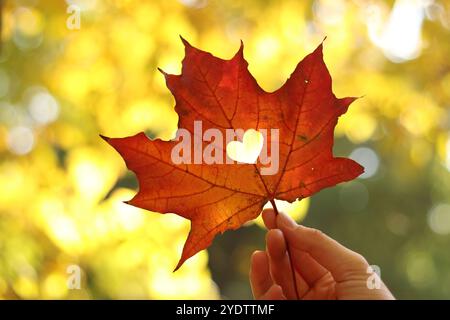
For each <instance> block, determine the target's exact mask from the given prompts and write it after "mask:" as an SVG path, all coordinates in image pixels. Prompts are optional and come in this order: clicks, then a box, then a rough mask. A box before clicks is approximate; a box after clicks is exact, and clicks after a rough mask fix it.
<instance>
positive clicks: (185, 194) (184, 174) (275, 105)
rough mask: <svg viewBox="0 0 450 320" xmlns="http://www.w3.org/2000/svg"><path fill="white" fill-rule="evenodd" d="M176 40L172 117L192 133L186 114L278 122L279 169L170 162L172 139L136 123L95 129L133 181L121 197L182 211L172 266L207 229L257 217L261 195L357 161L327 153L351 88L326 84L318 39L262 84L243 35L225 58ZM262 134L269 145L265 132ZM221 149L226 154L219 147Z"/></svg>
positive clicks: (347, 169) (347, 168)
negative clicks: (277, 81)
mask: <svg viewBox="0 0 450 320" xmlns="http://www.w3.org/2000/svg"><path fill="white" fill-rule="evenodd" d="M182 41H183V43H184V46H185V58H184V59H183V62H182V73H181V74H180V75H172V74H167V73H165V72H164V71H162V70H160V71H161V72H162V73H163V74H164V76H165V79H166V83H167V86H168V88H169V89H170V91H171V92H172V94H173V95H174V97H175V100H176V104H175V111H176V112H177V113H178V115H179V122H178V127H179V128H184V129H186V130H188V131H189V132H191V133H194V121H202V126H203V130H206V129H210V128H215V129H218V130H220V131H221V132H223V133H224V135H225V130H227V129H243V130H248V129H254V130H258V129H260V128H265V129H271V128H277V129H279V168H280V170H279V171H278V173H276V174H273V175H262V174H261V168H262V164H261V163H255V164H245V163H244V164H241V163H235V164H195V163H192V164H184V163H181V164H175V163H174V162H173V161H172V159H171V152H172V148H174V147H175V145H177V144H178V143H179V142H178V141H174V140H171V141H163V140H160V139H155V140H150V139H149V138H148V137H147V136H146V135H145V134H144V133H143V132H141V133H139V134H137V135H135V136H130V137H125V138H107V137H103V136H102V137H103V138H104V139H105V140H106V141H107V142H108V143H109V144H110V145H111V146H113V147H114V148H115V149H116V150H117V151H118V152H119V153H120V155H121V156H122V157H123V158H124V160H125V162H126V165H127V167H128V168H129V169H130V170H132V171H133V172H134V173H135V174H136V176H137V179H138V181H139V192H138V193H137V194H136V195H135V196H134V198H133V199H131V200H130V201H127V203H128V204H131V205H133V206H136V207H140V208H143V209H147V210H151V211H155V212H160V213H175V214H178V215H180V216H182V217H184V218H186V219H189V220H191V230H190V232H189V235H188V238H187V240H186V243H185V245H184V248H183V252H182V255H181V258H180V260H179V262H178V265H177V266H176V268H175V270H177V269H178V268H179V267H180V266H181V265H182V264H183V263H184V261H186V259H188V258H190V257H192V256H193V255H195V254H196V253H197V252H199V251H200V250H203V249H205V248H207V247H208V246H209V245H210V244H211V242H212V240H213V238H214V237H215V235H216V234H218V233H223V232H224V231H226V230H229V229H237V228H239V227H240V226H241V225H242V224H244V223H245V222H247V221H249V220H252V219H254V218H256V217H257V216H258V215H259V214H260V212H261V210H262V208H263V206H264V205H265V204H266V203H267V201H271V202H273V201H274V199H280V200H286V201H289V202H293V201H295V200H296V199H302V198H305V197H308V196H310V195H312V194H314V193H316V192H318V191H320V190H321V189H323V188H326V187H330V186H334V185H336V184H337V183H340V182H344V181H349V180H352V179H354V178H356V177H357V176H358V175H360V174H361V173H362V172H363V171H364V169H363V167H362V166H360V165H359V164H357V163H356V162H354V161H353V160H351V159H347V158H335V157H333V152H332V148H333V134H334V128H335V126H336V124H337V120H338V117H339V116H340V115H342V114H343V113H345V112H346V111H347V108H348V106H349V105H350V104H351V103H352V102H353V101H354V100H355V98H343V99H338V98H336V96H335V95H334V94H333V92H332V88H331V86H332V85H331V76H330V74H329V72H328V70H327V68H326V65H325V63H324V61H323V55H322V44H320V45H319V46H318V47H317V49H316V50H314V51H313V52H312V53H311V54H309V55H307V56H306V57H305V58H304V59H303V60H302V61H301V62H300V63H299V64H298V65H297V67H296V68H295V70H294V72H293V73H292V74H291V76H290V78H289V79H288V80H287V81H286V83H285V84H284V85H283V86H282V87H281V88H280V89H278V90H276V91H274V92H266V91H264V90H263V89H262V88H261V87H260V86H259V85H258V84H257V82H256V80H255V79H254V78H253V76H252V75H251V74H250V72H249V71H248V63H247V62H246V61H245V59H244V57H243V43H242V42H241V46H240V48H239V50H238V52H237V53H236V54H235V55H234V57H233V58H231V59H230V60H223V59H220V58H217V57H215V56H213V55H211V54H210V53H208V52H205V51H202V50H199V49H197V48H194V47H193V46H192V45H190V44H189V43H188V42H187V41H186V40H184V39H183V38H182ZM192 140H194V139H192ZM201 143H203V144H205V146H206V144H207V142H205V141H202V142H201ZM267 144H268V150H271V149H270V148H271V141H270V140H269V141H267ZM192 147H193V148H195V147H196V146H195V145H194V141H192ZM197 147H198V145H197ZM221 152H223V156H226V150H225V148H223V149H221Z"/></svg>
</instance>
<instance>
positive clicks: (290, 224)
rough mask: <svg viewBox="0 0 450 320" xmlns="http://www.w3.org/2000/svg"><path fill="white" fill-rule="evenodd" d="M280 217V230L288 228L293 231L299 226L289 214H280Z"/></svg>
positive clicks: (278, 218)
mask: <svg viewBox="0 0 450 320" xmlns="http://www.w3.org/2000/svg"><path fill="white" fill-rule="evenodd" d="M278 215H279V216H278V217H277V225H278V226H279V227H280V228H283V227H284V228H287V229H292V228H294V227H296V226H297V223H295V221H294V219H292V218H291V217H290V216H288V215H287V214H285V213H283V212H280V213H279V214H278Z"/></svg>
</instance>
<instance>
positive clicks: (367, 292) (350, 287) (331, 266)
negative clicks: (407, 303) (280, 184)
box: [250, 209, 394, 300]
mask: <svg viewBox="0 0 450 320" xmlns="http://www.w3.org/2000/svg"><path fill="white" fill-rule="evenodd" d="M262 216H263V220H264V224H265V225H266V227H267V229H269V231H268V232H267V235H266V251H255V252H254V253H253V255H252V259H251V267H250V283H251V287H252V292H253V296H254V297H255V299H266V300H272V299H273V300H279V299H297V297H299V298H300V299H301V300H303V299H305V300H324V299H380V300H390V299H394V296H393V295H392V294H391V292H390V291H389V289H388V288H387V287H386V286H385V285H384V283H383V282H382V281H381V279H377V280H379V281H380V284H381V287H380V288H379V289H376V288H374V289H369V287H368V285H367V280H368V277H369V276H371V274H370V275H369V274H368V273H367V270H368V267H369V264H368V263H367V261H366V259H364V257H363V256H361V255H360V254H358V253H356V252H354V251H352V250H350V249H347V248H346V247H344V246H343V245H341V244H340V243H338V242H337V241H335V240H333V239H332V238H330V237H328V236H327V235H325V234H323V233H322V232H321V231H319V230H316V229H311V228H307V227H304V226H300V225H298V224H297V223H295V221H294V220H293V219H292V218H291V217H289V216H287V215H286V214H283V213H281V212H280V213H279V214H278V215H275V212H274V211H273V210H272V209H266V210H264V211H263V213H262ZM287 246H289V255H288V250H287ZM289 259H292V265H293V268H294V270H295V281H296V282H295V283H296V286H295V285H294V282H293V281H294V279H293V273H292V269H291V262H290V260H289ZM373 276H376V277H378V276H377V275H376V274H373ZM296 288H297V293H296Z"/></svg>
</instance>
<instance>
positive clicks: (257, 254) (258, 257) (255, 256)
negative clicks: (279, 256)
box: [250, 250, 267, 264]
mask: <svg viewBox="0 0 450 320" xmlns="http://www.w3.org/2000/svg"><path fill="white" fill-rule="evenodd" d="M250 260H251V263H252V264H256V263H258V262H263V261H264V260H267V254H266V252H265V251H261V250H256V251H253V253H252V256H251V258H250Z"/></svg>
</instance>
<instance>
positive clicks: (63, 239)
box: [0, 0, 450, 299]
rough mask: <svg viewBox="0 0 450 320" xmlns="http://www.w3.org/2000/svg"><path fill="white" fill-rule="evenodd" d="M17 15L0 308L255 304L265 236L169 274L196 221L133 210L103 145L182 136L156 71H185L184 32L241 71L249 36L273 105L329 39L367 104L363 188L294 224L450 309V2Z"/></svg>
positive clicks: (3, 127) (4, 157) (350, 88)
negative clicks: (76, 301) (254, 281)
mask: <svg viewBox="0 0 450 320" xmlns="http://www.w3.org/2000/svg"><path fill="white" fill-rule="evenodd" d="M4 2H6V3H4V7H3V12H2V18H3V25H2V47H1V54H0V157H1V158H0V298H4V299H30V298H44V299H53V298H55V299H61V298H69V299H70V298H81V299H95V298H106V299H109V298H138V299H148V298H149V299H164V298H206V299H216V298H220V297H222V298H236V299H240V298H250V297H251V293H250V289H249V285H248V280H247V271H248V266H249V256H250V253H251V252H252V251H253V250H255V249H258V248H263V246H264V230H263V229H262V228H261V227H259V226H258V225H255V224H251V225H249V226H246V227H244V228H242V229H240V230H238V231H234V232H227V233H225V234H224V235H223V236H220V237H218V238H217V239H216V241H215V242H214V244H213V246H212V247H211V248H210V250H208V252H206V251H204V252H201V253H200V254H198V255H197V256H195V257H194V258H192V259H190V260H189V261H188V262H187V263H186V264H185V265H184V266H183V267H182V268H181V269H180V270H179V271H177V272H176V273H172V270H173V267H174V266H175V265H176V262H177V260H178V258H179V255H180V252H181V248H182V245H183V243H184V240H185V238H186V236H187V232H188V230H189V223H188V221H186V220H183V219H182V218H179V217H178V216H175V215H159V214H155V213H149V212H145V211H143V210H140V209H137V208H134V207H131V206H128V205H126V204H123V203H122V201H124V200H129V199H130V198H131V197H132V196H133V195H134V193H135V191H136V188H137V184H136V181H135V178H134V176H133V175H132V174H131V173H129V172H127V170H126V168H125V165H124V163H123V161H122V159H121V158H120V157H119V156H118V155H117V154H116V153H115V152H114V151H113V150H112V148H110V147H109V146H108V145H107V144H106V143H104V141H103V140H101V139H100V138H99V136H98V134H99V133H101V134H104V135H106V136H112V137H123V136H129V135H133V134H135V133H137V132H140V131H145V132H146V133H147V134H148V135H149V136H150V137H161V138H163V139H170V138H171V137H173V135H174V133H175V131H176V129H177V127H176V126H177V119H178V117H177V114H176V113H175V112H174V110H173V106H174V99H173V97H172V96H171V95H170V93H169V91H168V89H167V88H166V87H165V83H164V79H163V76H162V75H161V74H160V73H159V72H157V70H156V68H157V67H161V68H162V69H163V70H165V71H166V72H169V73H179V72H180V69H181V60H182V58H183V56H184V48H183V45H182V43H181V41H180V39H179V35H183V37H185V38H186V39H188V40H189V41H190V42H191V43H192V44H193V45H195V46H196V47H199V48H201V49H203V50H207V51H210V52H212V53H213V54H214V55H216V56H219V57H221V58H227V59H228V58H230V57H231V56H232V55H233V54H234V53H235V52H236V50H237V49H238V48H239V44H240V40H241V39H242V40H243V41H244V44H245V49H244V56H245V58H246V59H247V61H248V62H249V69H250V71H251V72H252V74H253V75H254V76H255V77H256V79H257V81H258V83H259V84H260V85H261V86H262V87H263V88H264V89H265V90H267V91H273V90H275V89H277V88H279V87H280V86H281V85H282V84H283V82H284V81H285V79H287V78H288V77H289V74H290V73H291V72H292V71H293V70H294V68H295V66H296V64H297V63H298V62H299V61H300V59H301V58H303V57H304V55H306V54H307V53H309V52H311V51H312V50H313V49H314V48H315V47H316V46H317V45H318V44H319V43H320V42H321V41H322V40H323V38H324V37H325V36H327V39H326V41H325V46H324V56H325V61H326V63H327V65H328V67H329V69H330V72H331V75H332V77H333V87H334V92H335V93H336V95H337V96H338V97H343V96H349V95H351V96H364V98H363V99H360V100H358V101H357V102H355V103H354V104H353V105H352V106H351V108H350V110H349V111H348V112H347V114H346V115H344V116H343V117H342V118H341V119H340V121H339V124H338V127H337V129H336V135H337V141H336V144H335V154H336V155H339V156H350V157H352V158H353V159H356V160H357V161H359V162H360V163H361V164H363V165H364V166H365V167H366V173H365V174H364V175H363V176H362V177H360V178H359V179H357V180H355V181H354V182H351V183H347V184H342V185H339V186H338V187H335V188H332V189H329V190H324V191H322V192H320V193H319V194H318V195H316V196H314V197H313V198H312V199H311V201H310V200H306V201H302V202H301V203H300V204H299V203H296V204H295V205H294V206H292V205H291V206H289V205H286V206H285V207H284V210H288V211H289V212H290V213H291V214H293V215H294V216H295V217H296V218H297V220H299V221H300V220H302V219H303V218H304V217H305V215H306V218H305V220H303V221H304V223H305V224H306V225H311V226H314V227H317V228H320V229H322V230H323V231H325V232H326V233H329V234H330V235H332V236H333V237H335V238H336V239H338V240H339V241H341V242H343V243H344V244H345V245H348V246H349V247H350V248H352V249H354V250H357V251H359V252H361V253H362V254H363V255H365V256H366V257H367V259H368V260H369V262H370V263H373V264H376V265H378V266H379V267H380V268H381V277H382V278H383V279H384V280H385V282H386V283H387V284H388V286H389V287H390V288H391V289H392V291H393V293H394V295H396V296H397V297H399V298H450V273H449V272H448V270H449V268H450V255H449V253H448V252H449V251H448V248H449V247H450V179H449V177H450V134H449V128H450V119H449V116H450V112H449V110H450V3H449V1H443V0H442V1H438V0H434V1H433V0H426V1H425V0H395V1H375V0H372V1H370V0H353V1H344V0H314V1H312V0H305V1H299V0H297V1H295V0H285V1H275V0H247V1H243V0H242V1H231V0H224V1H218V0H170V1H163V0H159V1H156V0H152V1H142V0H141V1H138V0H103V1H101V0H96V1H94V0H66V1H63V0H46V1H44V0H16V1H4ZM78 14H79V16H78ZM78 18H79V19H78ZM280 205H281V204H280ZM258 224H259V225H260V222H259V223H258ZM72 265H76V266H79V267H80V269H81V270H82V274H81V286H80V289H70V288H69V287H68V285H67V281H68V277H69V275H70V274H69V273H68V267H70V266H72Z"/></svg>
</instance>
